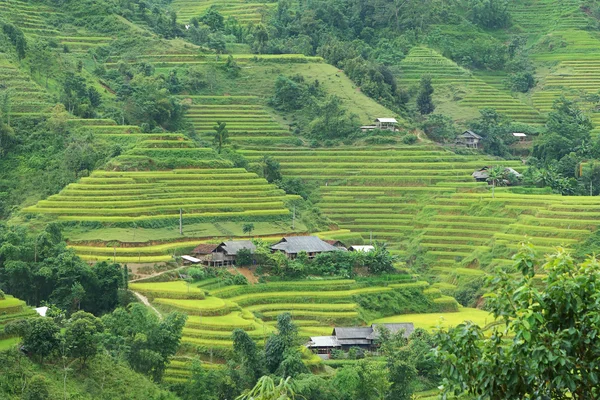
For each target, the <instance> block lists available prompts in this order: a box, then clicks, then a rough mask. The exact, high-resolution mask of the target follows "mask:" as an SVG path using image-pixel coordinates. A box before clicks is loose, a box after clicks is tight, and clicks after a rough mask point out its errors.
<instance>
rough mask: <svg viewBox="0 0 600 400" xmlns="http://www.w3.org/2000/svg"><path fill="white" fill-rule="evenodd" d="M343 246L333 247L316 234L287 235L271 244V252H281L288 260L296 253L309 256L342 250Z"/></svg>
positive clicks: (295, 255) (293, 257)
mask: <svg viewBox="0 0 600 400" xmlns="http://www.w3.org/2000/svg"><path fill="white" fill-rule="evenodd" d="M344 250H346V249H345V248H340V247H335V246H332V245H330V244H329V243H327V242H325V241H324V240H321V239H320V238H318V237H316V236H289V237H284V238H283V239H281V240H280V241H279V242H277V243H276V244H274V245H273V246H271V251H272V252H273V253H276V252H282V253H284V254H285V255H286V257H287V258H289V259H290V260H293V259H295V258H296V257H297V256H298V254H300V253H302V252H305V253H306V254H307V255H308V257H309V258H314V257H316V256H317V254H321V253H327V252H330V251H344Z"/></svg>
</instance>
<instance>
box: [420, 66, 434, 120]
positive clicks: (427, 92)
mask: <svg viewBox="0 0 600 400" xmlns="http://www.w3.org/2000/svg"><path fill="white" fill-rule="evenodd" d="M433 91H434V90H433V85H432V84H431V77H430V76H427V75H426V76H423V77H422V78H421V84H420V89H419V95H418V96H417V110H419V112H420V113H421V115H427V114H431V113H432V112H433V111H434V110H435V105H434V104H433V99H432V95H433Z"/></svg>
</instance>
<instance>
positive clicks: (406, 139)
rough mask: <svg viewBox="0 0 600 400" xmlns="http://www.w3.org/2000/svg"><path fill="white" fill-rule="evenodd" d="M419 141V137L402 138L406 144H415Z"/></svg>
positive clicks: (408, 136)
mask: <svg viewBox="0 0 600 400" xmlns="http://www.w3.org/2000/svg"><path fill="white" fill-rule="evenodd" d="M416 141H417V137H416V136H415V135H406V136H404V137H403V138H402V143H404V144H414V143H415V142H416Z"/></svg>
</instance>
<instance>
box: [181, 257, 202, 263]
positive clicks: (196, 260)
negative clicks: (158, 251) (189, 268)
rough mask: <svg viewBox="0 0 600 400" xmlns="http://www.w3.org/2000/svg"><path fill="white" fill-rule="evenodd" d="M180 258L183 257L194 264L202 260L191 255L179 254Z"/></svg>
mask: <svg viewBox="0 0 600 400" xmlns="http://www.w3.org/2000/svg"><path fill="white" fill-rule="evenodd" d="M181 258H183V259H184V260H186V261H189V262H191V263H194V264H198V263H201V262H202V260H198V259H197V258H196V257H192V256H181Z"/></svg>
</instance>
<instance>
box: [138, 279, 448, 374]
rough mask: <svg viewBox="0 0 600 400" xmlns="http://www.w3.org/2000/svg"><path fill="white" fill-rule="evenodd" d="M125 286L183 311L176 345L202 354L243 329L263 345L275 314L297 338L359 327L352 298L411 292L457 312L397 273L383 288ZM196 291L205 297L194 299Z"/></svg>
mask: <svg viewBox="0 0 600 400" xmlns="http://www.w3.org/2000/svg"><path fill="white" fill-rule="evenodd" d="M390 279H391V278H390ZM130 287H131V289H132V290H135V291H138V292H141V293H143V294H145V295H148V296H150V298H151V300H152V303H153V304H154V305H155V306H156V307H158V308H159V309H160V310H163V311H165V312H166V311H172V310H178V311H182V312H185V313H187V314H188V315H189V317H188V321H187V323H186V326H185V328H184V331H183V339H182V341H183V343H187V344H189V345H193V346H195V347H197V348H198V351H199V352H200V353H204V354H210V353H211V350H212V351H215V352H218V354H221V355H222V354H224V353H223V352H228V351H230V350H231V346H232V341H231V333H232V331H233V330H234V329H236V328H240V329H243V330H245V331H246V332H247V333H248V334H249V335H250V337H251V338H253V339H254V340H255V341H256V342H257V344H259V345H263V344H264V341H265V340H266V338H267V337H268V335H269V334H270V333H272V332H274V331H275V328H274V327H275V324H276V317H277V315H279V314H281V313H283V312H290V313H291V314H292V317H293V318H294V320H295V322H296V324H297V325H298V326H299V331H300V335H301V336H302V338H303V339H308V337H310V336H314V335H321V334H327V333H329V331H330V330H331V327H332V326H335V325H343V324H361V323H362V322H364V321H362V319H361V316H360V307H359V305H358V304H357V303H356V300H357V299H358V298H359V297H360V296H363V295H368V294H377V293H384V292H391V291H394V290H414V291H416V292H419V291H420V292H423V294H425V296H426V297H427V298H429V301H430V302H431V306H432V309H436V308H437V309H439V310H445V311H446V312H447V311H451V310H457V309H458V307H457V305H456V301H455V300H454V299H452V298H448V297H445V296H442V295H441V294H440V292H439V290H437V289H434V288H428V284H427V283H426V282H415V281H414V280H413V278H412V277H411V276H409V275H397V276H395V277H394V279H393V280H391V281H389V282H387V285H386V286H368V285H366V284H365V283H361V282H357V281H354V280H349V279H338V280H308V281H294V282H275V283H268V284H256V285H251V286H225V287H218V284H217V283H216V281H215V280H214V279H212V280H206V281H200V282H196V283H193V284H191V285H188V284H186V283H185V282H162V283H134V284H131V286H130ZM200 293H201V294H203V295H205V297H204V298H200V297H198V294H200ZM442 312H444V311H442ZM399 318H400V317H399ZM174 366H175V368H174V369H176V370H177V369H184V366H182V365H180V364H178V363H175V364H174ZM185 368H189V365H187V366H185ZM175 372H176V371H174V376H175V375H177V374H176V373H175ZM167 375H169V374H167Z"/></svg>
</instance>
